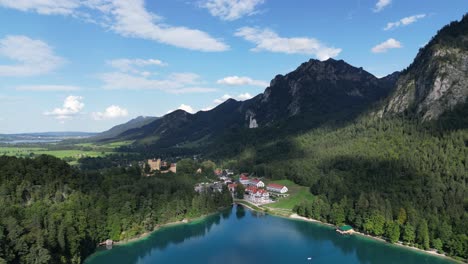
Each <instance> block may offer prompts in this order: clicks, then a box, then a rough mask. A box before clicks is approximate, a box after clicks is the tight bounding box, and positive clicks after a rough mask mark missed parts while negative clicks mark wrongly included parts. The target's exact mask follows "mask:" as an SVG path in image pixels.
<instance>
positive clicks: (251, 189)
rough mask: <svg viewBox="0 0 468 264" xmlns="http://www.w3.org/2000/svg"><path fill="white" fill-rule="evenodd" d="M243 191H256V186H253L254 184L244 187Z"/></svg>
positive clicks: (249, 192)
mask: <svg viewBox="0 0 468 264" xmlns="http://www.w3.org/2000/svg"><path fill="white" fill-rule="evenodd" d="M245 192H246V193H248V194H251V193H254V192H257V187H255V186H248V187H247V188H245Z"/></svg>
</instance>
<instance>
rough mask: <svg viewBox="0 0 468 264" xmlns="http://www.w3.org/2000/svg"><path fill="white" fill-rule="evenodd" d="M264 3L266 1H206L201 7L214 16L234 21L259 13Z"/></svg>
mask: <svg viewBox="0 0 468 264" xmlns="http://www.w3.org/2000/svg"><path fill="white" fill-rule="evenodd" d="M264 2H265V1H264V0H206V1H203V2H202V3H201V5H200V6H201V7H203V8H206V9H208V11H209V12H210V14H211V15H212V16H215V17H219V18H220V19H221V20H226V21H233V20H236V19H239V18H241V17H243V16H246V15H247V16H251V15H254V14H256V13H258V11H257V10H256V7H257V6H258V5H260V4H263V3H264Z"/></svg>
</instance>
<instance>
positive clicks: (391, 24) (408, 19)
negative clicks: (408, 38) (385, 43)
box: [384, 14, 426, 30]
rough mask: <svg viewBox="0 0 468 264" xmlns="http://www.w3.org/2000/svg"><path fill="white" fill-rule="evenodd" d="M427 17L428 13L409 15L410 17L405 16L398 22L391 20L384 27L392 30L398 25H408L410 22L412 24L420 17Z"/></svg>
mask: <svg viewBox="0 0 468 264" xmlns="http://www.w3.org/2000/svg"><path fill="white" fill-rule="evenodd" d="M424 17H426V14H419V15H413V16H409V17H404V18H402V19H400V20H398V21H396V22H389V23H387V26H386V27H385V28H384V30H390V29H394V28H397V27H400V26H407V25H409V24H412V23H414V22H416V21H418V20H419V19H422V18H424Z"/></svg>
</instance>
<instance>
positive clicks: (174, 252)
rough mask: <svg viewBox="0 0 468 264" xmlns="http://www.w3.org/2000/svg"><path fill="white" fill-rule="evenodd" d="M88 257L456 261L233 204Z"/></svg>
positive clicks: (91, 262) (98, 260)
mask: <svg viewBox="0 0 468 264" xmlns="http://www.w3.org/2000/svg"><path fill="white" fill-rule="evenodd" d="M308 258H311V259H310V260H309V259H308ZM85 263H86V264H102V263H114V264H119V263H138V264H143V263H145V264H146V263H222V264H228V263H242V264H250V263H252V264H259V263H314V264H315V263H327V264H330V263H379V264H387V263H415V264H416V263H417V264H422V263H437V264H443V263H444V264H445V263H454V262H453V261H450V260H449V259H446V258H440V257H436V256H431V255H428V254H424V253H422V252H418V251H415V250H410V249H405V248H402V247H399V246H395V245H390V244H387V243H383V242H379V241H375V240H372V239H370V238H366V237H362V236H358V235H353V236H341V235H339V234H337V233H336V232H335V230H334V229H333V228H331V227H327V226H323V225H320V224H316V223H310V222H304V221H299V220H290V219H286V218H281V217H276V216H271V215H267V214H261V213H257V212H254V211H251V210H248V209H245V208H243V207H242V206H233V208H232V209H230V210H226V211H224V212H222V213H219V214H216V215H212V216H210V217H207V218H206V219H203V220H200V221H197V222H192V223H189V224H182V225H174V226H168V227H164V228H161V229H160V230H158V231H156V232H154V233H152V234H151V235H150V236H148V237H147V238H145V239H143V240H139V241H136V242H133V243H130V244H126V245H121V246H114V248H113V249H111V250H104V249H101V250H99V251H98V252H96V253H95V254H94V255H92V256H90V257H89V258H88V259H87V260H86V262H85Z"/></svg>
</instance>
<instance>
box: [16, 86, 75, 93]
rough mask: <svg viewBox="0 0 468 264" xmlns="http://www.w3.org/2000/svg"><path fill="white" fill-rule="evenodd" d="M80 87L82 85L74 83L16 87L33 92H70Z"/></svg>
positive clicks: (18, 89) (19, 89)
mask: <svg viewBox="0 0 468 264" xmlns="http://www.w3.org/2000/svg"><path fill="white" fill-rule="evenodd" d="M80 89H81V88H80V87H78V86H72V85H21V86H17V87H16V90H17V91H32V92H70V91H78V90H80Z"/></svg>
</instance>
